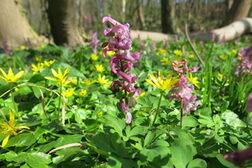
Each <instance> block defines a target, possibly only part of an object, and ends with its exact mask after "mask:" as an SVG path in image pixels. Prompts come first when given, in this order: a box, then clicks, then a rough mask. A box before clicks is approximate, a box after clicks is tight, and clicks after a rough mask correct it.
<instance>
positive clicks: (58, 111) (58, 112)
mask: <svg viewBox="0 0 252 168" xmlns="http://www.w3.org/2000/svg"><path fill="white" fill-rule="evenodd" d="M59 93H60V97H59V104H58V110H57V119H58V121H60V119H59V114H60V111H61V110H60V104H61V97H62V85H61V86H60V92H59Z"/></svg>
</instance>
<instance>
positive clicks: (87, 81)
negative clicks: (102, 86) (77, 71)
mask: <svg viewBox="0 0 252 168" xmlns="http://www.w3.org/2000/svg"><path fill="white" fill-rule="evenodd" d="M81 83H82V84H83V85H87V86H88V85H92V84H93V83H95V81H91V80H88V79H86V80H84V81H81Z"/></svg>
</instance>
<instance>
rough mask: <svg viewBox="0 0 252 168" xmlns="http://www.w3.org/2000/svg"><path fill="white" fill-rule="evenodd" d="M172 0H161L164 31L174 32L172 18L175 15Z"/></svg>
mask: <svg viewBox="0 0 252 168" xmlns="http://www.w3.org/2000/svg"><path fill="white" fill-rule="evenodd" d="M173 7H174V6H173V5H172V2H171V0H161V24H162V33H174V30H173V28H172V25H173V23H172V20H173V16H174V12H173V10H174V9H173Z"/></svg>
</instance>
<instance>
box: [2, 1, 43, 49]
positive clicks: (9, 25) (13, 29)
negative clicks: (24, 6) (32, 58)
mask: <svg viewBox="0 0 252 168" xmlns="http://www.w3.org/2000/svg"><path fill="white" fill-rule="evenodd" d="M0 9H1V10H0V23H1V24H0V42H1V43H3V42H7V44H8V46H9V47H10V48H16V47H19V46H21V45H25V44H27V43H28V42H29V43H31V44H33V45H39V44H41V43H43V42H45V39H44V38H43V37H39V36H38V34H37V33H36V32H35V31H34V30H33V29H32V27H31V26H30V25H29V23H28V21H27V19H26V17H24V15H23V14H22V13H21V12H20V5H19V4H18V1H14V0H1V3H0Z"/></svg>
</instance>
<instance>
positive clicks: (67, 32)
mask: <svg viewBox="0 0 252 168" xmlns="http://www.w3.org/2000/svg"><path fill="white" fill-rule="evenodd" d="M48 2H49V6H48V17H49V23H50V26H51V33H52V35H53V39H54V42H55V44H57V45H68V46H76V45H81V44H84V41H83V39H82V37H81V34H80V31H79V28H78V22H77V19H76V1H75V0H48Z"/></svg>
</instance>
